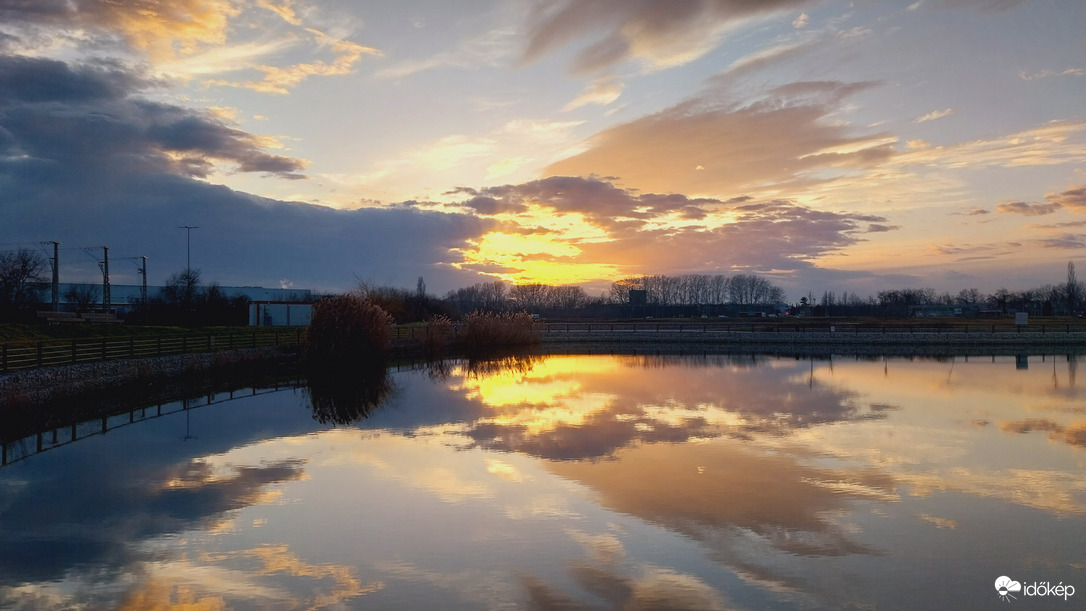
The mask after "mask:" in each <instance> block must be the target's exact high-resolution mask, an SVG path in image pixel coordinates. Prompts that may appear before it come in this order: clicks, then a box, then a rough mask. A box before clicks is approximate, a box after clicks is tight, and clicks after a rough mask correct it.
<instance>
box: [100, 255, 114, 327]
mask: <svg viewBox="0 0 1086 611" xmlns="http://www.w3.org/2000/svg"><path fill="white" fill-rule="evenodd" d="M99 265H100V266H101V268H102V312H103V313H108V312H109V308H110V305H111V303H110V298H109V247H108V246H103V247H102V262H101V263H100V264H99Z"/></svg>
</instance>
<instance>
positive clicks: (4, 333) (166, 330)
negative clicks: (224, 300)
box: [0, 323, 248, 342]
mask: <svg viewBox="0 0 1086 611" xmlns="http://www.w3.org/2000/svg"><path fill="white" fill-rule="evenodd" d="M230 329H235V330H239V331H241V330H245V329H248V327H196V328H191V327H156V326H144V325H126V324H69V323H63V324H52V325H50V324H44V323H42V324H20V323H0V342H18V341H38V340H48V339H78V338H85V337H132V336H136V337H141V336H148V335H164V334H174V333H208V332H223V331H227V330H230Z"/></svg>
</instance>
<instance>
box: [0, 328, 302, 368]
mask: <svg viewBox="0 0 1086 611" xmlns="http://www.w3.org/2000/svg"><path fill="white" fill-rule="evenodd" d="M304 337H305V330H304V329H302V328H301V327H295V328H290V329H265V328H260V329H246V330H234V329H226V330H222V331H213V332H200V333H195V332H194V333H169V334H157V335H130V336H113V337H83V338H73V339H49V340H40V341H18V342H5V343H3V344H0V373H7V372H9V371H18V370H20V369H32V368H35V367H54V366H57V365H70V364H74V363H91V362H96V361H110V360H115V359H131V358H144V357H158V356H169V355H173V354H189V353H196V352H217V351H220V350H239V349H243V348H264V347H271V346H292V345H297V344H300V343H301V342H302V340H303V338H304Z"/></svg>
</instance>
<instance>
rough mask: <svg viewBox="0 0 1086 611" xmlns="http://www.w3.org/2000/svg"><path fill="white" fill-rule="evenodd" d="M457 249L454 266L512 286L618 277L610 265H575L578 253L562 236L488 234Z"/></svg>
mask: <svg viewBox="0 0 1086 611" xmlns="http://www.w3.org/2000/svg"><path fill="white" fill-rule="evenodd" d="M470 244H471V247H470V248H462V249H457V252H459V253H460V255H461V257H462V260H461V261H460V262H458V263H455V264H454V266H455V267H457V268H460V269H474V270H477V271H479V272H481V273H484V274H487V275H491V276H496V277H498V278H501V279H502V280H505V281H507V282H512V283H514V284H527V283H532V282H539V283H543V284H578V283H582V282H588V281H591V280H598V279H600V278H614V277H617V276H619V275H621V268H620V266H618V265H616V264H613V263H592V262H578V261H577V260H576V257H578V256H579V255H580V254H581V249H580V248H579V247H578V246H577V245H576V244H575V243H574V241H572V240H570V239H569V238H567V237H566V236H556V235H555V234H550V233H548V234H527V235H524V234H516V233H504V232H491V233H488V234H486V235H484V236H483V237H481V238H480V239H478V240H473V241H471V242H470Z"/></svg>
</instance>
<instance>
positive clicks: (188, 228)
mask: <svg viewBox="0 0 1086 611" xmlns="http://www.w3.org/2000/svg"><path fill="white" fill-rule="evenodd" d="M199 228H200V227H199V226H196V225H181V226H180V227H178V229H184V230H185V275H187V276H191V275H192V258H191V254H192V230H193V229H199Z"/></svg>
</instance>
